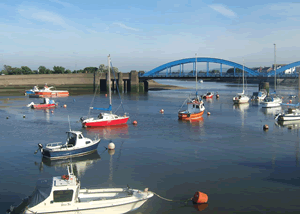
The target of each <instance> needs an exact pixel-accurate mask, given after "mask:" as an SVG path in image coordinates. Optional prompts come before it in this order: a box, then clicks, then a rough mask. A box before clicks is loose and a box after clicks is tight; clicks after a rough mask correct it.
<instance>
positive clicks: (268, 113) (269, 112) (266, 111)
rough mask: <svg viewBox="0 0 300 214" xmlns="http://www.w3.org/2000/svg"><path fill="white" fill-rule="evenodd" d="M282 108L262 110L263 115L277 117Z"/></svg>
mask: <svg viewBox="0 0 300 214" xmlns="http://www.w3.org/2000/svg"><path fill="white" fill-rule="evenodd" d="M281 110H282V109H281V106H278V107H273V108H261V111H262V113H264V114H265V115H276V114H278V113H280V112H281Z"/></svg>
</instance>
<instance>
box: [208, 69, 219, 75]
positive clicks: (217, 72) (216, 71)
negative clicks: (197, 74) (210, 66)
mask: <svg viewBox="0 0 300 214" xmlns="http://www.w3.org/2000/svg"><path fill="white" fill-rule="evenodd" d="M209 73H213V74H219V73H220V71H219V70H215V69H214V70H211V71H209Z"/></svg>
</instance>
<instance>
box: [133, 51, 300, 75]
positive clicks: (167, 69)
mask: <svg viewBox="0 0 300 214" xmlns="http://www.w3.org/2000/svg"><path fill="white" fill-rule="evenodd" d="M196 60H197V62H206V72H203V71H201V72H199V71H198V73H197V76H198V77H199V78H203V79H205V78H210V79H214V78H218V79H221V78H240V77H242V75H243V74H242V73H238V72H236V68H239V69H241V70H242V69H243V65H241V64H238V63H235V62H232V61H228V60H224V59H218V58H209V57H197V58H196V57H193V58H186V59H180V60H176V61H173V62H168V63H166V64H163V65H161V66H158V67H156V68H154V69H152V70H150V71H148V72H146V73H141V72H140V73H139V79H140V80H147V79H181V78H193V77H196ZM188 63H192V64H193V70H192V71H189V72H184V65H185V64H188ZM209 63H218V64H220V72H219V73H212V72H210V70H209ZM223 65H227V66H230V67H233V68H234V69H233V72H232V73H225V72H224V73H223V72H222V66H223ZM299 65H300V61H297V62H293V63H290V64H288V65H285V66H283V67H281V68H279V69H277V70H276V77H278V78H290V79H293V78H298V74H297V73H296V72H295V73H292V74H285V73H284V71H285V70H287V69H290V68H293V67H296V66H299ZM175 66H179V69H176V72H172V67H175ZM244 71H245V72H244V75H245V77H247V78H251V79H260V80H268V79H270V80H271V77H274V76H275V71H274V70H272V71H270V72H268V73H260V72H258V71H255V70H252V69H250V68H248V67H246V66H244Z"/></svg>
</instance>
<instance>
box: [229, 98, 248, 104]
mask: <svg viewBox="0 0 300 214" xmlns="http://www.w3.org/2000/svg"><path fill="white" fill-rule="evenodd" d="M248 102H249V100H241V99H238V100H233V103H234V104H242V103H248Z"/></svg>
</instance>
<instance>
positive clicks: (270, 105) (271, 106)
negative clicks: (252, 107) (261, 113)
mask: <svg viewBox="0 0 300 214" xmlns="http://www.w3.org/2000/svg"><path fill="white" fill-rule="evenodd" d="M261 106H262V108H273V107H278V106H280V103H275V102H263V103H261Z"/></svg>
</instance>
